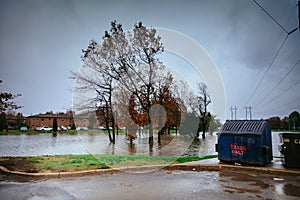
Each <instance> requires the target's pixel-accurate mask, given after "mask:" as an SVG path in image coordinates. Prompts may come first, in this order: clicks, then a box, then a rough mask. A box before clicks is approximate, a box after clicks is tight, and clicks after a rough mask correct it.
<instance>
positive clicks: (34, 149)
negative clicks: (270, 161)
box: [0, 133, 280, 156]
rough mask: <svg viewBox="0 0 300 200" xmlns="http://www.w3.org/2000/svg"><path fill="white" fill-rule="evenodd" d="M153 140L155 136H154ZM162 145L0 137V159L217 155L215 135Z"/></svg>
mask: <svg viewBox="0 0 300 200" xmlns="http://www.w3.org/2000/svg"><path fill="white" fill-rule="evenodd" d="M272 135H273V155H275V156H280V153H279V152H278V148H277V146H278V143H279V138H278V133H274V134H272ZM155 136H156V135H155ZM161 139H162V140H161V144H158V142H157V137H154V144H153V146H152V147H151V146H149V144H148V137H147V134H146V133H142V134H141V137H138V138H136V140H135V141H134V143H133V144H132V145H130V144H129V142H128V141H127V140H126V136H125V135H122V134H120V135H118V136H116V144H115V145H113V144H110V143H109V140H108V136H107V135H106V134H104V133H80V134H79V135H68V134H58V135H57V136H56V137H53V136H52V134H40V135H2V136H0V156H37V155H59V154H60V155H61V154H88V153H91V154H119V155H122V154H123V155H154V156H155V155H161V156H180V155H199V156H202V155H211V154H216V152H215V144H216V143H217V136H216V133H213V134H212V135H210V134H207V137H206V139H205V140H202V139H199V140H193V139H186V138H184V137H181V136H179V135H177V136H176V135H175V134H174V135H167V136H162V138H161Z"/></svg>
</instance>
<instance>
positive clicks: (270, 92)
mask: <svg viewBox="0 0 300 200" xmlns="http://www.w3.org/2000/svg"><path fill="white" fill-rule="evenodd" d="M299 62H300V60H298V61H297V62H296V63H295V64H294V65H293V67H292V68H291V69H290V70H289V71H288V72H287V73H286V74H285V75H284V76H283V77H282V78H281V79H280V80H279V81H278V82H277V84H276V85H275V86H274V87H273V88H272V89H271V90H270V91H269V93H268V94H267V95H265V96H264V97H263V98H262V99H261V100H260V101H259V102H258V103H257V104H256V105H255V106H254V107H257V106H258V105H259V104H260V103H261V102H262V101H264V100H265V99H266V98H267V97H268V96H270V94H272V92H273V91H274V90H275V89H276V88H277V87H278V86H279V84H280V83H281V82H282V81H283V80H284V79H285V78H286V77H287V76H288V75H289V73H291V71H293V69H295V67H296V66H297V65H298V63H299Z"/></svg>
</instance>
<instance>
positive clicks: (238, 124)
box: [220, 120, 268, 135]
mask: <svg viewBox="0 0 300 200" xmlns="http://www.w3.org/2000/svg"><path fill="white" fill-rule="evenodd" d="M266 126H268V121H267V120H228V121H226V122H225V124H224V125H223V126H222V128H221V129H220V133H221V134H256V135H261V134H262V133H263V132H264V129H265V127H266Z"/></svg>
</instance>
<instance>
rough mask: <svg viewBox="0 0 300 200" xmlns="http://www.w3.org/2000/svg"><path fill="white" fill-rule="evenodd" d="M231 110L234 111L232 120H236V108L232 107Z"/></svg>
mask: <svg viewBox="0 0 300 200" xmlns="http://www.w3.org/2000/svg"><path fill="white" fill-rule="evenodd" d="M233 110H234V120H236V111H237V107H236V106H234V108H233Z"/></svg>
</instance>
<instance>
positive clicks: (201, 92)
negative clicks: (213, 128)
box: [196, 83, 211, 139]
mask: <svg viewBox="0 0 300 200" xmlns="http://www.w3.org/2000/svg"><path fill="white" fill-rule="evenodd" d="M197 86H198V88H197V89H198V96H197V104H196V108H197V111H196V113H198V114H199V117H200V121H201V122H202V123H201V124H202V139H205V132H206V127H207V125H208V124H209V120H208V115H209V112H208V109H207V107H208V105H209V104H210V103H211V98H210V94H209V91H208V88H207V86H206V85H205V84H204V83H198V85H197ZM197 137H199V135H197Z"/></svg>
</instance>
